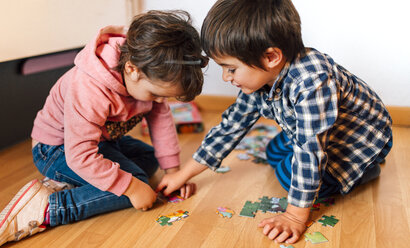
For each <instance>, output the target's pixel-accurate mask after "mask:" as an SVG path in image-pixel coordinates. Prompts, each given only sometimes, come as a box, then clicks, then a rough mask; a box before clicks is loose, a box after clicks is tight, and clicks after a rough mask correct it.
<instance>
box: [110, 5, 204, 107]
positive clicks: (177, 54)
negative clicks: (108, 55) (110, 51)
mask: <svg viewBox="0 0 410 248" xmlns="http://www.w3.org/2000/svg"><path fill="white" fill-rule="evenodd" d="M191 24H192V22H191V17H190V15H189V14H188V13H187V12H185V11H179V10H178V11H148V12H147V13H143V14H140V15H137V16H135V18H134V20H133V21H132V23H131V25H130V27H129V29H128V33H127V40H126V42H125V43H124V44H123V45H122V46H120V51H121V55H120V60H119V63H118V66H117V67H116V68H115V69H116V70H117V71H119V72H123V71H124V68H125V63H126V62H127V61H130V62H131V63H132V64H134V65H135V66H136V67H138V69H139V70H141V71H142V72H143V73H144V74H145V75H146V76H147V77H148V78H149V79H151V80H160V81H163V82H172V83H175V84H180V86H181V88H182V90H183V95H182V96H178V97H177V98H178V100H181V101H192V100H193V99H194V98H195V97H196V96H197V95H199V94H200V93H201V91H202V85H203V81H204V78H203V73H202V67H205V66H206V63H207V61H208V60H207V59H208V58H207V57H204V56H203V55H202V54H201V52H202V50H201V46H200V40H199V34H198V31H197V30H196V29H195V28H194V27H193V26H192V25H191ZM186 61H190V62H188V63H186ZM197 61H198V63H197ZM191 62H192V63H191Z"/></svg>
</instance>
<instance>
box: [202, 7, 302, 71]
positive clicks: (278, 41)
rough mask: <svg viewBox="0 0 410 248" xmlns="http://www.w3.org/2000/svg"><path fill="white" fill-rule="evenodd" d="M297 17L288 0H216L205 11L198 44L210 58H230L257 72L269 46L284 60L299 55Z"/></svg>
mask: <svg viewBox="0 0 410 248" xmlns="http://www.w3.org/2000/svg"><path fill="white" fill-rule="evenodd" d="M300 24H301V23H300V17H299V14H298V12H297V11H296V9H295V7H294V6H293V4H292V2H291V0H252V1H249V0H219V1H217V2H216V3H215V4H214V5H213V7H212V8H211V10H210V11H209V12H208V14H207V16H206V18H205V20H204V22H203V24H202V29H201V43H202V48H203V49H204V51H205V53H206V54H207V55H208V56H210V57H218V56H226V55H227V56H232V57H235V58H237V59H239V60H240V61H242V62H243V63H245V64H247V65H249V66H252V67H253V66H256V67H259V68H261V69H265V68H263V65H262V64H261V58H262V56H263V54H264V52H265V51H266V49H267V48H269V47H277V48H279V49H281V50H282V53H283V54H284V56H285V57H286V59H287V60H292V59H294V58H295V57H297V55H298V54H299V53H303V51H304V45H303V41H302V35H301V27H300Z"/></svg>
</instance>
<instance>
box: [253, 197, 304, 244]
mask: <svg viewBox="0 0 410 248" xmlns="http://www.w3.org/2000/svg"><path fill="white" fill-rule="evenodd" d="M309 212H310V208H298V207H295V206H292V205H290V204H289V205H288V209H287V210H286V212H285V213H283V214H280V215H276V216H274V217H272V218H267V219H264V220H263V221H261V223H259V225H258V227H263V231H262V232H263V234H265V235H266V236H268V238H269V239H271V240H275V241H276V242H286V243H289V244H293V243H295V242H296V241H298V240H299V238H300V236H301V235H302V234H303V232H304V231H305V230H306V222H307V220H308V218H309Z"/></svg>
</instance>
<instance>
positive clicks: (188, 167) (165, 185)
mask: <svg viewBox="0 0 410 248" xmlns="http://www.w3.org/2000/svg"><path fill="white" fill-rule="evenodd" d="M207 168H208V167H206V166H205V165H202V164H200V163H198V162H196V161H195V160H194V159H193V158H191V159H190V160H189V161H188V162H187V163H186V164H185V165H184V166H183V167H182V169H181V170H178V171H176V172H174V173H170V174H166V175H165V176H164V177H163V178H162V180H161V182H160V183H159V184H158V186H157V188H156V190H155V191H156V192H159V191H163V193H164V195H169V194H171V193H172V192H174V191H175V190H178V189H180V188H181V187H182V186H183V185H184V184H185V183H186V182H187V181H188V180H189V179H191V178H192V177H194V176H196V175H198V174H199V173H201V172H203V171H204V170H206V169H207ZM182 197H184V198H185V196H182Z"/></svg>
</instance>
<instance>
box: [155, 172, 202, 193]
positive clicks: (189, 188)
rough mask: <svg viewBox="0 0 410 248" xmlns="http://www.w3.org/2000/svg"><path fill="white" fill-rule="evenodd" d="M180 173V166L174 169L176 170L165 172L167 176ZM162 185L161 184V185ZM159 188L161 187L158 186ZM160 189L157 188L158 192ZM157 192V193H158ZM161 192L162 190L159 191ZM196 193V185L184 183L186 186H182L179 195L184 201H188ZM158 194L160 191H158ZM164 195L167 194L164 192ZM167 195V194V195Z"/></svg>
mask: <svg viewBox="0 0 410 248" xmlns="http://www.w3.org/2000/svg"><path fill="white" fill-rule="evenodd" d="M178 171H179V166H178V167H174V168H170V169H166V170H165V174H173V173H176V172H178ZM160 184H161V183H160ZM158 187H159V185H158ZM158 187H157V190H158ZM157 190H156V191H157ZM159 191H160V190H159ZM195 191H196V184H195V183H189V182H188V183H184V185H182V186H181V187H180V188H179V192H180V193H179V195H180V196H181V197H183V198H184V199H187V198H189V197H190V196H191V195H193V194H195ZM157 192H158V191H157ZM164 194H165V192H164ZM165 195H167V194H165Z"/></svg>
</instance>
